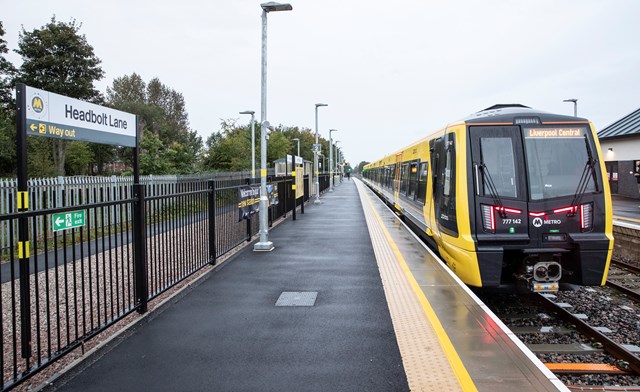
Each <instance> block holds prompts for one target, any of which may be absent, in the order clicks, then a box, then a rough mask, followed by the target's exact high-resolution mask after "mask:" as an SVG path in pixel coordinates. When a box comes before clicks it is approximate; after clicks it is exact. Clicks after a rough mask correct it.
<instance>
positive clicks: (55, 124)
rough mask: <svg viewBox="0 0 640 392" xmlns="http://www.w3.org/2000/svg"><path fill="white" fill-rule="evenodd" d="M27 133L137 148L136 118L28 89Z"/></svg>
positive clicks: (43, 91) (76, 100)
mask: <svg viewBox="0 0 640 392" xmlns="http://www.w3.org/2000/svg"><path fill="white" fill-rule="evenodd" d="M25 90H26V102H27V108H26V109H27V110H26V120H27V124H26V125H27V134H28V135H31V136H44V137H50V138H58V139H65V140H81V141H85V142H94V143H100V144H113V145H117V146H125V147H135V146H136V116H135V115H134V114H131V113H126V112H121V111H119V110H115V109H111V108H107V107H104V106H100V105H95V104H92V103H88V102H83V101H80V100H78V99H74V98H69V97H65V96H64V95H59V94H55V93H52V92H48V91H45V90H40V89H37V88H33V87H29V86H25Z"/></svg>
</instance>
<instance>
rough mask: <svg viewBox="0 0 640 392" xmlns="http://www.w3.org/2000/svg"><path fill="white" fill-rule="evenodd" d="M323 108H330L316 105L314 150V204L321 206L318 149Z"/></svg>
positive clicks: (323, 104) (321, 104) (320, 104)
mask: <svg viewBox="0 0 640 392" xmlns="http://www.w3.org/2000/svg"><path fill="white" fill-rule="evenodd" d="M321 106H329V105H327V104H326V103H316V144H315V148H314V149H313V171H314V173H315V176H316V182H315V187H316V199H315V200H314V201H313V203H314V204H320V183H319V182H318V181H319V180H318V153H319V152H320V151H318V150H317V147H318V108H319V107H321Z"/></svg>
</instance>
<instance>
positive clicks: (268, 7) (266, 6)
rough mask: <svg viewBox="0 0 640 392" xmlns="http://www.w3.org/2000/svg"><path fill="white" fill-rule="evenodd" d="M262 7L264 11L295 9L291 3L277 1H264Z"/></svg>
mask: <svg viewBox="0 0 640 392" xmlns="http://www.w3.org/2000/svg"><path fill="white" fill-rule="evenodd" d="M260 7H262V9H263V10H264V12H276V11H291V10H292V9H293V7H292V6H291V4H289V3H276V2H275V1H270V2H268V3H262V4H260Z"/></svg>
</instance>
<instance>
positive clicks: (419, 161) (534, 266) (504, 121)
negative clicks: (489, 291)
mask: <svg viewBox="0 0 640 392" xmlns="http://www.w3.org/2000/svg"><path fill="white" fill-rule="evenodd" d="M600 155H601V153H600V145H599V142H598V139H597V136H596V132H595V130H594V127H593V124H592V123H591V122H590V121H588V120H587V119H583V118H578V117H570V116H563V115H558V114H551V113H546V112H542V111H538V110H534V109H531V108H529V107H526V106H523V105H518V104H514V105H495V106H492V107H490V108H488V109H485V110H482V111H480V112H478V113H475V114H473V115H471V116H469V117H467V118H465V119H463V120H460V121H458V122H455V123H452V124H450V125H447V126H446V127H445V128H444V129H441V130H439V131H437V132H434V133H432V134H431V135H429V136H427V137H426V138H424V139H422V140H419V141H418V142H416V143H414V144H412V145H410V146H408V147H406V148H403V149H401V150H399V151H397V152H395V153H393V154H390V155H387V156H385V157H383V158H382V159H380V160H377V161H375V162H372V163H370V164H368V165H366V166H365V167H364V169H363V173H362V175H363V179H364V181H365V182H366V183H367V184H368V185H369V186H370V187H371V188H372V189H373V190H374V191H375V192H376V193H377V194H378V195H379V196H380V197H382V198H383V199H384V200H385V201H386V202H387V203H388V204H389V205H390V206H392V208H394V209H395V210H396V212H397V213H398V214H399V215H400V216H402V217H403V219H404V220H405V222H407V223H408V224H409V225H410V226H412V228H413V229H414V230H416V231H417V232H418V233H419V234H420V235H421V237H423V238H424V239H425V240H426V241H427V242H428V243H429V244H430V245H432V247H434V248H435V249H436V250H437V251H438V252H439V254H440V256H441V257H442V258H443V260H444V261H445V262H446V263H447V265H448V266H449V268H451V270H453V272H455V273H456V275H458V276H459V277H460V278H461V279H462V281H463V282H465V283H466V284H467V285H469V286H475V287H483V288H489V287H498V288H504V287H511V288H513V287H514V286H519V285H521V283H524V285H526V286H527V287H528V288H529V289H531V290H533V291H555V290H558V288H559V287H560V285H561V284H564V283H568V284H573V285H586V286H596V285H603V284H604V283H605V281H606V278H607V272H608V269H609V263H610V261H611V254H612V251H613V234H612V229H613V224H612V205H611V195H610V193H609V184H608V181H607V175H606V170H605V166H604V163H603V161H602V157H601V156H600Z"/></svg>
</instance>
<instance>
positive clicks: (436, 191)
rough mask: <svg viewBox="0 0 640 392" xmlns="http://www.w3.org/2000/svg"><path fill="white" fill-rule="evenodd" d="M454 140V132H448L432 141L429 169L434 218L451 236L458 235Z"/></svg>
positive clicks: (442, 229) (439, 227)
mask: <svg viewBox="0 0 640 392" xmlns="http://www.w3.org/2000/svg"><path fill="white" fill-rule="evenodd" d="M455 140H456V135H455V133H453V132H450V133H447V134H445V135H444V136H442V137H439V138H437V139H436V140H435V141H434V142H433V144H432V170H431V172H432V173H433V174H432V176H433V202H434V214H435V220H436V222H437V223H438V229H439V230H440V231H441V232H443V233H446V234H448V235H450V236H453V237H457V236H458V217H457V211H456V166H455V163H456V143H455ZM434 154H435V155H434ZM434 156H435V158H433V157H434Z"/></svg>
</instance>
